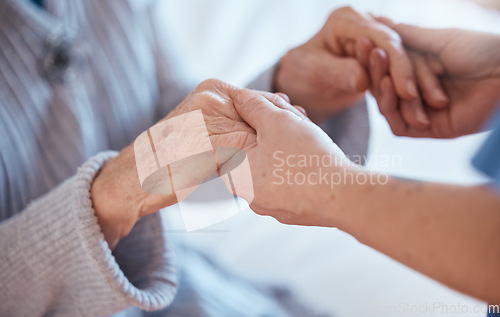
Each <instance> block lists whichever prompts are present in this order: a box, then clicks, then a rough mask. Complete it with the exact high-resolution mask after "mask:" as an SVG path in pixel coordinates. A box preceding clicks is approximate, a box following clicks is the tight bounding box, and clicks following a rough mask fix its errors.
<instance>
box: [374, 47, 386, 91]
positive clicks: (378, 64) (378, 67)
mask: <svg viewBox="0 0 500 317" xmlns="http://www.w3.org/2000/svg"><path fill="white" fill-rule="evenodd" d="M369 60H370V72H369V73H370V82H371V91H372V95H373V96H374V97H375V98H378V96H379V95H380V93H381V88H382V87H381V83H382V79H383V78H384V77H385V76H387V75H388V70H389V65H388V62H387V55H386V54H385V52H384V50H383V49H381V48H375V49H373V50H372V51H371V53H370V57H369Z"/></svg>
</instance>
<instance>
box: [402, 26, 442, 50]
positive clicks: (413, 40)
mask: <svg viewBox="0 0 500 317" xmlns="http://www.w3.org/2000/svg"><path fill="white" fill-rule="evenodd" d="M393 29H394V30H396V32H398V33H399V35H400V36H401V38H402V39H403V41H404V44H405V45H406V46H409V47H411V48H414V49H416V50H419V51H423V52H427V53H434V54H439V53H440V52H441V51H442V50H443V48H444V47H445V45H446V43H447V41H446V40H449V39H450V38H451V37H450V29H430V28H422V27H417V26H413V25H409V24H404V23H400V24H396V25H394V27H393Z"/></svg>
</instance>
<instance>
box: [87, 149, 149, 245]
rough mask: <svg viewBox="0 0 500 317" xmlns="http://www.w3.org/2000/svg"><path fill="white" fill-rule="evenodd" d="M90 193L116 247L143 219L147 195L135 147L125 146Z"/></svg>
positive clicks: (95, 208)
mask: <svg viewBox="0 0 500 317" xmlns="http://www.w3.org/2000/svg"><path fill="white" fill-rule="evenodd" d="M90 195H91V199H92V205H93V208H94V212H95V216H96V217H97V220H98V223H99V226H100V227H101V231H102V233H103V235H104V238H105V240H106V241H107V242H108V244H109V246H110V248H113V247H114V246H116V244H117V243H118V242H119V241H120V240H121V239H122V238H123V237H125V236H126V235H127V234H128V233H129V232H130V231H131V230H132V228H133V226H134V225H135V223H136V222H137V221H138V220H139V218H140V216H141V213H142V210H141V208H142V206H143V205H144V201H145V199H146V196H147V193H146V192H144V191H142V189H141V188H140V185H139V181H138V177H137V172H136V169H135V158H134V153H133V147H130V146H129V147H127V148H125V149H124V150H122V151H121V152H120V154H119V155H118V156H116V157H115V158H113V159H111V160H109V161H108V162H106V163H105V164H104V165H103V166H102V168H101V170H100V171H99V172H98V174H97V175H96V177H95V179H94V181H93V183H92V186H91V189H90Z"/></svg>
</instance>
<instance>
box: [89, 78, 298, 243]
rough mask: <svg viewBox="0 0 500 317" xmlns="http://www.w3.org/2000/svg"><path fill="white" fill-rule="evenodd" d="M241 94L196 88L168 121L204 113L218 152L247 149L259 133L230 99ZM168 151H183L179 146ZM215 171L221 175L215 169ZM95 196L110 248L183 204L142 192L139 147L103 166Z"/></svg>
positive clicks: (210, 86) (212, 83)
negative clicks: (150, 218)
mask: <svg viewBox="0 0 500 317" xmlns="http://www.w3.org/2000/svg"><path fill="white" fill-rule="evenodd" d="M238 90H239V89H238V88H236V87H234V86H231V85H229V84H226V83H224V82H221V81H218V80H207V81H205V82H203V83H201V84H200V85H199V86H198V87H197V88H196V89H195V90H193V92H192V93H191V94H190V95H189V96H188V97H187V98H186V99H185V100H184V101H183V102H182V103H181V104H180V105H179V106H178V107H177V108H176V109H175V110H173V111H172V112H171V113H170V114H169V115H168V116H167V117H166V118H165V120H168V119H172V118H175V117H176V116H179V115H182V114H186V113H189V112H192V111H194V110H201V112H202V114H203V119H204V121H205V125H206V130H207V132H208V136H209V138H210V142H211V145H212V147H213V148H214V149H215V148H217V147H229V148H244V147H246V146H248V145H249V144H253V143H254V142H255V138H256V136H255V131H254V130H253V129H252V128H251V127H250V126H248V125H247V124H246V123H245V122H244V121H243V120H242V119H241V118H240V116H239V115H238V113H237V112H236V110H235V109H234V105H233V101H232V99H231V96H232V95H234V94H235V93H236V92H237V91H238ZM261 96H267V97H268V98H270V99H281V98H282V97H280V96H277V95H274V94H270V93H267V94H266V93H261ZM295 111H296V110H295ZM174 128H175V127H174ZM178 128H179V129H180V130H181V131H183V130H186V131H187V130H188V129H189V128H190V127H186V126H180V127H178ZM183 141H185V143H186V144H195V145H196V144H197V143H196V141H197V140H188V139H186V140H183ZM183 146H185V144H183ZM168 150H170V151H176V150H179V149H176V147H175V146H174V147H172V148H171V149H168ZM193 151H196V149H194V150H193ZM218 163H219V164H222V163H224V162H218ZM209 172H210V171H209ZM211 172H216V170H214V171H211ZM208 174H210V173H208ZM208 174H207V175H206V176H208ZM91 196H92V201H93V206H94V209H95V213H96V216H97V218H98V220H99V224H100V225H101V228H102V231H103V233H104V236H105V238H106V240H107V241H108V243H109V245H110V247H113V246H114V245H116V243H117V242H118V241H119V240H120V239H121V238H123V237H124V236H126V235H127V234H128V233H129V232H130V230H131V229H132V227H133V226H134V224H135V223H136V222H137V221H138V220H139V219H140V218H141V217H143V216H145V215H148V214H151V213H153V212H156V211H157V210H159V209H160V208H163V207H166V206H169V205H172V204H175V203H176V202H177V200H178V197H176V195H175V193H171V194H165V195H158V194H151V193H147V192H145V191H143V190H142V188H141V184H140V182H139V178H138V173H137V169H136V161H135V156H134V144H131V145H129V146H128V147H126V148H125V149H123V150H122V151H121V152H120V154H119V155H118V156H117V157H115V158H114V159H112V160H110V161H108V162H107V163H106V164H105V165H104V167H103V168H102V170H101V171H100V173H99V174H98V176H97V177H96V179H95V180H94V182H93V185H92V188H91Z"/></svg>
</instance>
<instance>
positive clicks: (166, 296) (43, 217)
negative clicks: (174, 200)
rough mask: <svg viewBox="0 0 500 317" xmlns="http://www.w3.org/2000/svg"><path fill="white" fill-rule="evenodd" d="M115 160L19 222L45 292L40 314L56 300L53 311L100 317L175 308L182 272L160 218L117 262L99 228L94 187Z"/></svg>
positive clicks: (144, 222)
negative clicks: (130, 310) (130, 309)
mask: <svg viewBox="0 0 500 317" xmlns="http://www.w3.org/2000/svg"><path fill="white" fill-rule="evenodd" d="M115 155H116V152H103V153H100V154H98V155H96V156H94V157H92V158H90V159H89V160H88V161H87V162H86V163H85V164H83V165H82V166H81V167H80V168H79V169H78V172H77V174H76V175H75V176H74V177H73V178H71V179H69V180H67V181H66V182H64V183H63V184H61V185H60V186H59V187H57V188H56V189H55V190H53V191H51V192H50V193H48V194H47V195H45V196H43V197H41V198H40V199H38V200H36V201H34V202H33V203H32V204H30V206H28V208H26V210H25V211H23V213H22V214H21V217H20V219H17V220H16V222H18V223H19V224H18V230H17V239H16V240H17V242H18V244H17V246H16V247H15V249H17V250H18V252H19V253H20V254H19V256H20V257H22V259H23V261H22V262H24V263H26V264H27V265H26V267H27V268H26V269H25V270H27V271H29V272H28V273H29V276H30V280H32V281H33V282H34V284H33V285H30V286H31V287H34V289H36V288H40V289H41V290H45V294H43V292H42V294H39V295H36V296H35V297H36V298H32V299H30V300H33V304H34V305H35V306H36V305H37V302H38V304H40V305H43V303H44V302H46V301H47V300H49V298H46V297H47V296H49V297H50V296H52V297H53V298H52V299H50V301H51V304H52V305H56V306H57V307H59V308H63V307H66V309H72V310H73V311H75V312H80V314H81V315H93V316H94V315H95V316H99V315H109V314H111V313H114V312H117V311H120V310H123V309H125V308H127V307H128V306H130V305H134V306H137V307H139V308H141V309H145V310H157V309H161V308H164V307H166V306H168V305H169V304H170V303H171V302H172V300H173V298H174V296H175V292H176V289H177V274H176V265H175V263H174V262H175V259H174V255H173V249H172V247H171V245H170V244H169V243H168V240H167V239H166V236H165V234H164V230H163V228H162V222H161V219H160V215H159V214H155V215H151V216H148V217H145V218H143V219H141V220H140V221H139V222H138V223H137V224H136V226H135V227H134V228H133V229H132V231H131V233H130V234H129V236H127V237H126V238H124V239H123V240H122V241H120V243H119V244H118V245H117V247H116V249H115V251H114V253H115V254H116V258H115V255H114V254H112V252H111V250H110V249H109V247H108V244H107V243H106V241H105V240H104V236H103V234H102V232H101V229H100V227H99V225H98V222H97V218H96V216H95V214H94V210H93V208H92V201H91V197H90V187H91V184H92V181H93V180H94V177H95V175H96V174H97V172H98V171H99V169H100V168H101V167H102V165H103V164H104V163H105V162H106V161H107V160H109V159H110V158H112V157H114V156H115ZM12 251H14V250H12ZM13 260H15V259H13ZM19 267H23V265H22V263H20V265H19ZM26 287H29V286H28V285H26ZM61 292H62V293H61ZM26 293H29V292H26ZM38 293H40V292H38ZM56 294H57V295H56ZM14 296H15V294H14ZM38 296H39V298H38ZM29 305H30V304H29ZM33 308H35V307H33ZM36 310H37V309H34V310H32V312H34V311H36Z"/></svg>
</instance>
